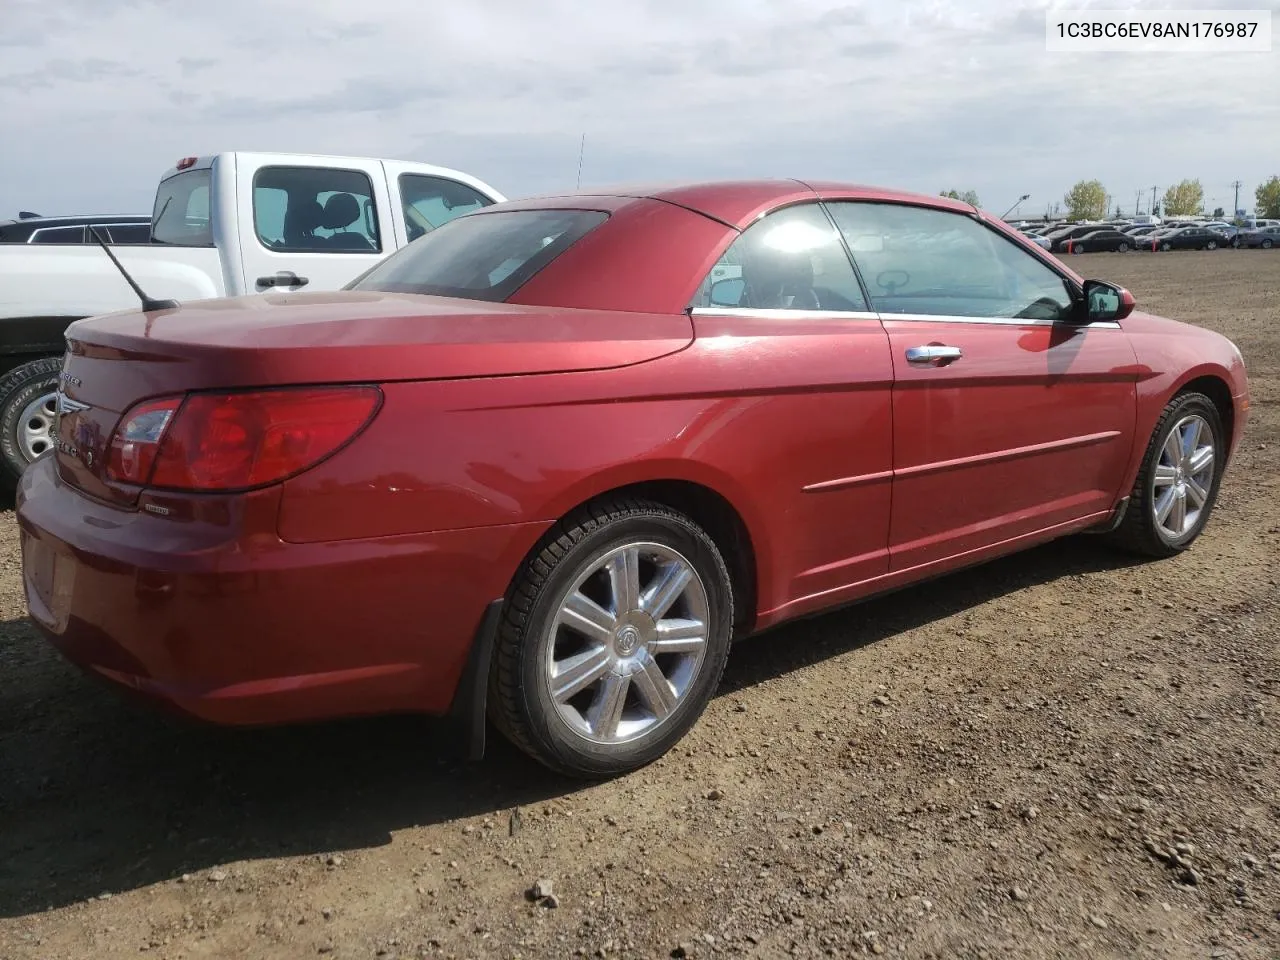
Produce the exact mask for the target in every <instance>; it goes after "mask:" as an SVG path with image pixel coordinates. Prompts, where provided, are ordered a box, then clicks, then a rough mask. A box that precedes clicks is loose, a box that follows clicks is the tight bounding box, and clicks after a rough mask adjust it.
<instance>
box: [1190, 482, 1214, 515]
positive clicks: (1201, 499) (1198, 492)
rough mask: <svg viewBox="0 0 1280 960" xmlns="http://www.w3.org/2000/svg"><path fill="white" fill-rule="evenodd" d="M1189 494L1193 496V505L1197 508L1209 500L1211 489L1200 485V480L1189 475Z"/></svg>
mask: <svg viewBox="0 0 1280 960" xmlns="http://www.w3.org/2000/svg"><path fill="white" fill-rule="evenodd" d="M1187 496H1188V497H1190V498H1191V505H1192V506H1193V507H1195V509H1197V510H1199V509H1200V508H1201V507H1203V506H1204V505H1205V504H1206V503H1207V502H1208V501H1209V491H1208V490H1206V489H1205V488H1204V487H1202V486H1200V481H1198V480H1197V479H1196V478H1195V477H1187Z"/></svg>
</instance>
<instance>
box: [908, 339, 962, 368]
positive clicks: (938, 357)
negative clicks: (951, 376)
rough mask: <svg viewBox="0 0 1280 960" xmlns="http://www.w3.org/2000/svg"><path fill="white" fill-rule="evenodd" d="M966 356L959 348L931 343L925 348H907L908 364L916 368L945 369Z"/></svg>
mask: <svg viewBox="0 0 1280 960" xmlns="http://www.w3.org/2000/svg"><path fill="white" fill-rule="evenodd" d="M962 356H964V351H962V350H961V349H960V348H959V347H947V346H943V345H942V344H935V343H931V344H929V345H928V346H924V347H907V363H909V364H911V365H912V366H915V367H945V366H946V365H947V364H948V363H951V362H952V361H954V360H959V359H960V358H961V357H962Z"/></svg>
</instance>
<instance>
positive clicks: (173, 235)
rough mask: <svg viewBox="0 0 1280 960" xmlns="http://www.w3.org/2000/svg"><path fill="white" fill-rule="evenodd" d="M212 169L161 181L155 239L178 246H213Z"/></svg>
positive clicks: (152, 216)
mask: <svg viewBox="0 0 1280 960" xmlns="http://www.w3.org/2000/svg"><path fill="white" fill-rule="evenodd" d="M209 183H210V176H209V170H208V169H207V168H206V169H201V170H188V171H187V172H185V173H179V174H177V175H175V176H172V177H170V178H169V179H167V180H165V181H163V182H161V184H160V189H159V190H157V191H156V203H155V207H154V209H153V212H152V214H151V218H152V221H153V225H152V229H151V239H152V240H153V241H154V242H156V243H167V244H169V245H170V246H175V247H212V246H213V229H212V227H211V226H210V220H209Z"/></svg>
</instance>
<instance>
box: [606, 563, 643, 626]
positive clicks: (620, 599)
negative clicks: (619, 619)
mask: <svg viewBox="0 0 1280 960" xmlns="http://www.w3.org/2000/svg"><path fill="white" fill-rule="evenodd" d="M609 592H610V595H611V596H612V597H613V612H614V616H617V615H619V614H623V613H626V612H628V611H630V610H636V609H638V608H639V606H640V551H639V550H638V549H636V548H635V547H628V548H627V549H625V550H623V551H622V552H621V553H619V554H618V555H617V556H615V557H614V558H613V559H612V560H610V561H609Z"/></svg>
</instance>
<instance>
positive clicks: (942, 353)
mask: <svg viewBox="0 0 1280 960" xmlns="http://www.w3.org/2000/svg"><path fill="white" fill-rule="evenodd" d="M829 208H830V209H831V211H832V213H833V215H834V218H835V220H836V222H837V224H838V225H839V226H840V229H841V231H842V232H843V233H844V235H845V237H846V239H847V242H848V243H849V245H850V247H851V248H852V250H853V257H854V262H855V264H856V265H857V267H858V269H859V272H860V273H861V275H862V278H863V280H864V282H865V284H866V286H867V289H868V293H869V296H870V299H871V305H872V306H873V307H874V308H875V309H876V310H877V312H878V313H879V315H880V318H881V321H882V323H883V325H884V328H885V330H886V332H887V334H888V337H889V344H890V349H891V355H892V358H893V363H894V388H893V449H894V453H893V473H894V481H893V506H892V516H891V521H890V530H889V549H890V567H891V570H892V571H904V570H910V569H915V568H927V567H929V566H930V565H938V564H942V563H944V562H946V561H948V560H949V559H953V558H959V557H964V556H966V555H969V554H972V553H975V552H979V551H983V550H984V549H987V548H991V547H993V546H995V545H997V544H1015V543H1017V542H1018V541H1019V540H1023V539H1028V538H1031V537H1034V536H1035V535H1037V534H1040V533H1042V532H1044V531H1051V530H1054V529H1056V528H1060V527H1062V526H1063V525H1067V524H1071V523H1073V522H1075V521H1079V520H1081V519H1082V518H1085V517H1103V516H1105V515H1106V513H1107V511H1108V510H1109V508H1110V507H1111V505H1112V503H1113V502H1114V500H1115V498H1116V496H1117V494H1118V492H1119V488H1120V486H1121V484H1122V482H1123V474H1124V471H1125V468H1126V465H1127V463H1128V461H1129V457H1130V453H1131V444H1132V433H1133V428H1134V422H1135V405H1136V396H1135V391H1136V378H1135V361H1134V353H1133V350H1132V348H1131V346H1130V344H1129V342H1128V338H1127V337H1126V336H1125V334H1124V332H1123V331H1122V330H1121V329H1120V328H1119V325H1118V324H1116V323H1094V324H1089V323H1078V322H1075V321H1076V314H1075V305H1074V301H1073V296H1072V290H1071V288H1070V287H1069V286H1068V283H1067V282H1066V278H1065V277H1064V275H1063V274H1061V273H1059V272H1058V270H1056V269H1055V268H1054V267H1052V266H1051V265H1050V258H1041V257H1039V256H1037V255H1036V254H1034V253H1032V252H1030V251H1028V250H1026V249H1025V248H1024V247H1022V246H1021V245H1020V244H1017V243H1015V242H1014V241H1013V240H1011V239H1009V238H1007V237H1005V236H1004V235H1003V234H1002V233H1000V232H998V231H997V230H995V229H994V228H992V227H990V226H988V225H986V224H984V223H983V222H981V220H980V219H979V218H977V217H975V216H972V215H967V214H965V213H960V212H954V211H950V210H943V209H938V208H933V207H927V206H922V205H913V204H903V203H877V202H838V203H829Z"/></svg>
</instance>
